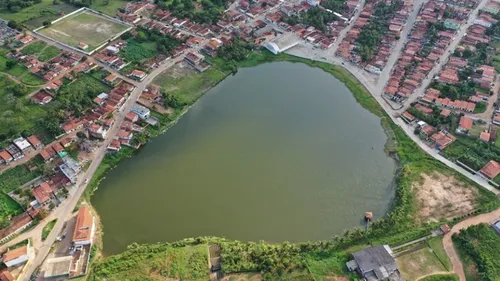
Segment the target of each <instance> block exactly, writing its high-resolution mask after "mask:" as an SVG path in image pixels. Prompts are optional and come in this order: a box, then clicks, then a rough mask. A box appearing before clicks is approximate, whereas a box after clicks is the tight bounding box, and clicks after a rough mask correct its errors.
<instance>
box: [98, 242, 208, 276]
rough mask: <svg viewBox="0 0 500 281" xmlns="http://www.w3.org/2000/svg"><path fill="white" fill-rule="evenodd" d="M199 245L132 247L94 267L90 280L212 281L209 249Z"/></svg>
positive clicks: (178, 244) (165, 244)
mask: <svg viewBox="0 0 500 281" xmlns="http://www.w3.org/2000/svg"><path fill="white" fill-rule="evenodd" d="M198 242H199V243H196V241H193V243H182V242H178V243H172V244H169V243H162V244H153V245H143V246H140V245H137V244H132V245H130V246H129V247H128V250H127V251H125V252H124V253H122V254H119V255H116V256H112V257H110V258H108V259H105V260H103V261H99V262H97V263H96V264H94V266H93V268H92V271H91V272H90V274H89V278H88V280H92V281H99V280H106V281H122V280H129V281H146V280H160V279H161V280H166V279H176V280H193V281H196V280H200V281H205V280H209V276H208V266H207V261H208V258H207V252H208V249H207V245H204V244H201V241H198ZM187 245H193V246H191V247H185V246H187Z"/></svg>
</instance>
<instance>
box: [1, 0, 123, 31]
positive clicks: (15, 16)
mask: <svg viewBox="0 0 500 281" xmlns="http://www.w3.org/2000/svg"><path fill="white" fill-rule="evenodd" d="M60 2H62V1H60ZM126 3H127V1H122V0H110V1H109V2H108V4H105V1H104V0H94V1H92V5H91V6H90V8H91V9H94V10H96V11H100V12H102V13H104V14H107V15H110V16H114V15H116V12H118V9H119V8H121V7H123V6H124V5H125V4H126ZM78 8H79V7H77V6H73V5H70V4H66V3H60V4H57V5H54V2H53V0H42V2H40V3H38V4H34V5H32V6H30V7H27V8H24V9H22V10H21V11H19V12H17V13H12V12H9V11H0V18H2V19H5V20H15V21H17V22H19V23H23V24H24V25H25V26H27V27H28V28H29V29H34V28H37V27H40V26H42V23H43V21H44V20H50V21H53V20H55V19H57V18H59V17H61V13H63V14H69V13H70V12H72V11H75V10H77V9H78Z"/></svg>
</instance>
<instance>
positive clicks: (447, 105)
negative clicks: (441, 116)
mask: <svg viewBox="0 0 500 281" xmlns="http://www.w3.org/2000/svg"><path fill="white" fill-rule="evenodd" d="M440 96H441V91H439V90H436V89H434V88H429V89H427V90H426V92H425V95H424V96H423V98H422V99H420V101H419V102H420V103H422V104H429V105H433V106H438V107H440V108H442V109H443V110H445V109H448V110H457V111H464V112H470V113H471V112H474V109H476V104H477V103H479V102H483V101H484V99H486V100H488V97H487V96H484V95H482V94H480V93H478V94H476V95H475V96H471V97H470V101H464V100H455V101H452V100H451V99H449V98H441V97H440ZM446 112H447V111H446Z"/></svg>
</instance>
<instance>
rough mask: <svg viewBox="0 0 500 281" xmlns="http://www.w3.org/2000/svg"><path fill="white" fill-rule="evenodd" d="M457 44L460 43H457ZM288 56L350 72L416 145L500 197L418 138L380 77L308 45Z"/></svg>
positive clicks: (480, 180) (497, 192)
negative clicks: (385, 94)
mask: <svg viewBox="0 0 500 281" xmlns="http://www.w3.org/2000/svg"><path fill="white" fill-rule="evenodd" d="M487 1H488V0H482V1H481V3H480V4H479V5H478V7H477V8H476V9H475V10H474V11H473V12H472V13H471V15H470V18H469V20H468V23H469V22H472V21H473V17H475V15H477V12H478V10H479V9H481V8H482V7H483V6H484V5H485V4H486V3H487ZM456 42H457V44H458V42H459V41H456ZM450 45H451V44H450ZM287 53H288V54H290V55H294V56H299V57H304V58H308V59H311V60H317V61H322V62H328V63H333V64H337V65H342V67H344V68H345V69H346V70H347V71H349V72H350V73H351V74H352V75H354V76H355V77H356V78H357V79H358V81H359V82H360V83H361V84H363V86H365V88H366V89H367V90H368V92H370V93H371V94H372V96H373V97H374V98H375V100H377V102H378V103H379V104H380V106H381V107H382V108H383V109H384V111H385V112H387V114H388V115H389V117H390V118H391V119H392V121H393V122H394V123H395V124H396V125H398V126H399V127H401V129H403V130H404V132H405V133H406V134H407V135H408V137H410V138H411V139H412V140H413V141H414V142H415V143H417V144H418V146H420V148H421V149H422V150H424V151H425V152H426V153H427V154H429V155H430V156H432V157H433V158H435V159H436V160H439V161H440V162H441V163H443V164H445V165H446V166H448V167H449V168H452V169H454V170H456V171H458V172H459V173H461V174H462V175H464V176H465V177H467V178H468V179H470V180H472V181H474V182H475V183H477V184H479V185H481V186H482V187H484V188H485V189H487V190H489V191H491V192H493V193H494V194H496V195H498V194H499V193H500V192H499V191H498V190H497V189H496V188H494V187H493V186H491V185H489V184H488V182H487V181H486V180H485V179H484V178H482V177H480V176H477V175H473V174H471V173H470V172H468V171H467V170H465V169H464V168H462V167H460V166H458V165H457V164H456V163H454V162H452V161H450V160H448V159H446V158H444V157H443V156H441V155H440V154H439V152H438V151H436V150H434V149H432V148H430V147H429V146H427V145H426V144H425V143H424V142H423V141H422V140H421V139H420V138H419V137H418V136H416V135H415V134H414V129H413V127H410V126H408V125H407V124H406V123H405V122H404V121H403V120H402V119H401V118H399V111H398V110H395V109H393V108H392V106H391V105H390V104H389V103H388V102H387V101H386V100H385V99H384V98H383V96H382V93H383V90H384V85H385V84H386V83H387V81H385V82H384V81H381V79H380V77H379V81H378V83H374V80H375V79H374V78H373V77H374V76H371V75H370V74H368V73H367V72H366V71H364V70H363V69H361V68H359V67H357V66H356V65H354V64H351V63H349V62H346V61H344V60H343V59H342V58H340V57H336V56H330V57H326V56H325V53H324V52H322V50H311V47H310V45H309V46H308V45H307V44H300V45H299V46H297V47H294V48H292V49H290V50H288V51H287Z"/></svg>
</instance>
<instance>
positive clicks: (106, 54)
mask: <svg viewBox="0 0 500 281" xmlns="http://www.w3.org/2000/svg"><path fill="white" fill-rule="evenodd" d="M126 46H127V42H125V41H123V40H117V41H115V42H113V43H112V44H110V45H108V46H107V47H106V48H104V49H103V50H101V51H99V52H98V53H97V54H95V55H94V58H95V59H96V60H98V61H100V62H102V63H103V64H105V65H109V66H110V67H111V68H114V69H116V70H121V69H122V68H124V67H125V66H127V63H126V62H125V61H124V59H123V58H121V57H119V56H118V55H117V54H118V53H119V52H120V50H122V49H123V48H125V47H126Z"/></svg>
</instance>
